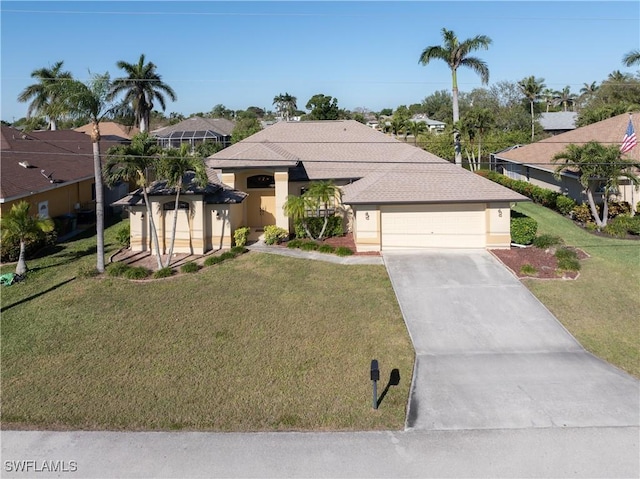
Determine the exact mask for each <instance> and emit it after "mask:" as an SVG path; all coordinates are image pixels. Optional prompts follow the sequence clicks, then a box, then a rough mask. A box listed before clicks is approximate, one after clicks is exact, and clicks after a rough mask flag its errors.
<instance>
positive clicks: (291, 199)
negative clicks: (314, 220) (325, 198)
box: [282, 195, 314, 239]
mask: <svg viewBox="0 0 640 479" xmlns="http://www.w3.org/2000/svg"><path fill="white" fill-rule="evenodd" d="M313 207H314V205H313V202H312V201H311V200H310V199H309V197H308V196H305V195H302V196H295V195H289V196H287V200H286V201H285V203H284V205H283V207H282V209H283V210H284V214H285V215H287V217H289V218H291V219H292V220H293V221H294V222H296V221H298V220H300V222H301V223H302V227H303V228H304V231H305V233H307V236H308V237H309V238H311V239H313V235H312V234H311V231H309V225H308V224H307V220H306V219H307V211H309V210H311V209H313Z"/></svg>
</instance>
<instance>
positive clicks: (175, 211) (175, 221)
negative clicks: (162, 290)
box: [165, 186, 181, 268]
mask: <svg viewBox="0 0 640 479" xmlns="http://www.w3.org/2000/svg"><path fill="white" fill-rule="evenodd" d="M180 190H181V188H180V187H179V186H178V188H177V191H176V202H175V206H174V208H173V227H172V228H171V246H169V257H168V258H167V264H166V265H165V268H168V267H169V265H170V264H171V256H173V245H174V244H175V242H176V229H177V227H178V205H179V204H180Z"/></svg>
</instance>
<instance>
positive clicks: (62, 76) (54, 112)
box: [18, 61, 72, 130]
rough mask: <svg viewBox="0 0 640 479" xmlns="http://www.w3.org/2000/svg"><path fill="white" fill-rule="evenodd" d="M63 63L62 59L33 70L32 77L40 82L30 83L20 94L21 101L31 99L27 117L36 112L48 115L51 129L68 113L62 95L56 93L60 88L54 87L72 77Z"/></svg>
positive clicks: (55, 127)
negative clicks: (65, 69) (48, 66)
mask: <svg viewBox="0 0 640 479" xmlns="http://www.w3.org/2000/svg"><path fill="white" fill-rule="evenodd" d="M63 63H64V62H61V61H60V62H56V63H54V65H53V66H52V67H51V68H38V69H37V70H33V71H32V72H31V78H36V79H38V83H34V84H33V85H29V86H28V87H26V88H25V89H24V90H22V93H20V95H19V96H18V101H20V102H28V101H31V103H30V104H29V109H28V110H27V117H30V116H31V115H32V114H34V113H35V114H38V115H42V116H45V117H47V119H48V120H49V129H51V130H55V129H57V121H58V119H59V118H60V117H61V116H62V115H64V114H65V113H66V112H65V108H64V102H62V101H61V98H60V96H58V95H57V93H56V92H58V91H59V89H58V88H52V87H53V86H55V84H56V83H57V82H60V81H61V80H70V79H71V78H72V75H71V73H69V72H66V71H62V65H63Z"/></svg>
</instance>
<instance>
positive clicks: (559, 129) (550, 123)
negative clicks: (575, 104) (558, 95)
mask: <svg viewBox="0 0 640 479" xmlns="http://www.w3.org/2000/svg"><path fill="white" fill-rule="evenodd" d="M577 120H578V113H576V112H575V111H552V112H545V113H540V118H538V122H539V123H540V125H541V126H542V130H543V131H544V132H545V133H550V134H551V135H559V134H560V133H566V132H567V131H571V130H575V128H576V121H577Z"/></svg>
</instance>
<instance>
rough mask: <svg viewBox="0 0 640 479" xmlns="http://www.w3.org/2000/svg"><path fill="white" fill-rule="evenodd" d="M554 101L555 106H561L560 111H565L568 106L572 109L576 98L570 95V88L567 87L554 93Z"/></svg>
mask: <svg viewBox="0 0 640 479" xmlns="http://www.w3.org/2000/svg"><path fill="white" fill-rule="evenodd" d="M555 100H556V104H557V105H562V111H567V108H568V106H569V105H571V106H572V107H573V105H574V104H575V102H576V96H575V95H574V94H573V93H571V87H570V86H569V85H567V86H566V87H564V88H563V89H562V90H558V91H556V92H555ZM572 109H573V108H572Z"/></svg>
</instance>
